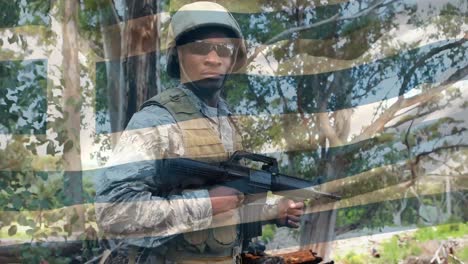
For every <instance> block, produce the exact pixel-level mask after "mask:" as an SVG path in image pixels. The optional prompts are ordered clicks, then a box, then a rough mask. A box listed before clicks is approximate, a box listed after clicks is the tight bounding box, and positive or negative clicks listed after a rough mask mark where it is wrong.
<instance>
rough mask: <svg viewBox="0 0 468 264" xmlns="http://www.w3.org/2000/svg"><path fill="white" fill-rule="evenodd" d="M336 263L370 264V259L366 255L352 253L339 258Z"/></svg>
mask: <svg viewBox="0 0 468 264" xmlns="http://www.w3.org/2000/svg"><path fill="white" fill-rule="evenodd" d="M336 261H337V263H342V264H366V263H370V258H369V256H367V255H366V254H357V253H355V252H354V251H350V252H348V253H347V254H346V255H344V256H338V257H337V258H336Z"/></svg>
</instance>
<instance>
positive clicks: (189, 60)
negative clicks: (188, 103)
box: [177, 31, 236, 93]
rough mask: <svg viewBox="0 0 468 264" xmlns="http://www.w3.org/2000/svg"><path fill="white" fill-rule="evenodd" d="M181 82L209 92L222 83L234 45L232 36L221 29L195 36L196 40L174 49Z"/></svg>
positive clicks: (229, 67) (229, 68)
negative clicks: (177, 59)
mask: <svg viewBox="0 0 468 264" xmlns="http://www.w3.org/2000/svg"><path fill="white" fill-rule="evenodd" d="M177 52H178V56H179V66H180V75H181V76H180V80H181V82H182V83H196V85H197V86H198V87H200V88H202V89H204V90H205V92H208V93H209V92H210V91H211V92H212V91H213V90H219V89H220V88H221V87H222V85H223V84H224V79H225V76H226V74H228V73H230V71H231V68H232V64H233V60H234V56H235V54H236V46H235V43H234V40H233V39H230V38H228V37H227V35H226V34H225V33H223V32H221V31H219V32H216V31H215V32H210V33H205V34H203V35H201V36H197V40H195V41H193V42H190V43H187V44H185V45H182V46H179V47H178V48H177Z"/></svg>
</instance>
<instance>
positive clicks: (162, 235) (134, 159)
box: [96, 2, 304, 263]
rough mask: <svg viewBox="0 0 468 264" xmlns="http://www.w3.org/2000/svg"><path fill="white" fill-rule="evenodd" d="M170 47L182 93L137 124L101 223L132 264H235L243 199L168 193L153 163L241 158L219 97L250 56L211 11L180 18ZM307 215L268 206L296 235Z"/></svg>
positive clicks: (106, 186)
mask: <svg viewBox="0 0 468 264" xmlns="http://www.w3.org/2000/svg"><path fill="white" fill-rule="evenodd" d="M168 40H169V42H168V45H167V47H168V54H167V55H168V64H167V71H168V74H169V76H171V77H173V78H177V79H179V80H180V85H178V86H177V87H174V88H171V89H167V90H165V91H164V92H162V93H161V94H159V95H157V96H155V97H153V98H151V99H150V100H148V101H147V102H145V103H144V104H143V106H142V109H141V111H139V112H137V113H136V114H135V115H134V116H133V117H132V119H131V120H130V122H129V124H128V127H127V128H126V130H125V131H124V132H123V134H122V136H121V138H120V140H119V143H118V145H117V146H116V147H115V149H114V153H113V156H112V158H111V160H110V161H109V166H108V168H107V169H105V171H104V173H103V175H102V177H101V178H100V179H99V180H100V182H99V184H98V186H97V197H96V200H97V205H96V212H97V216H98V222H99V224H100V225H101V227H102V228H103V230H104V231H105V232H106V233H107V234H109V236H113V237H114V238H123V239H124V240H123V242H121V243H118V245H119V246H118V248H119V251H126V253H125V254H126V255H128V256H129V257H128V258H129V261H132V262H141V263H165V262H169V263H232V262H233V260H235V259H236V257H237V256H238V254H239V253H240V251H241V249H240V246H241V242H242V241H241V240H242V237H241V236H240V233H239V226H238V225H237V224H238V223H239V222H240V221H241V220H240V210H239V208H240V207H242V206H243V204H245V203H246V202H244V195H243V194H242V193H240V192H239V191H238V190H236V189H233V188H229V187H224V186H206V188H200V189H196V190H164V189H162V188H161V186H160V184H159V182H160V181H159V180H158V177H160V175H158V173H157V168H156V167H157V163H156V162H154V161H155V160H159V159H162V158H177V157H187V158H191V159H197V160H203V161H206V162H219V161H225V160H226V159H228V157H229V155H230V154H231V153H233V152H234V151H236V150H240V149H242V142H241V137H240V135H239V131H238V130H237V129H236V125H235V124H234V122H233V120H232V118H231V112H230V110H229V109H228V107H227V105H226V102H225V101H224V100H223V99H222V98H221V97H220V92H221V90H222V88H223V86H224V84H225V82H226V78H228V75H229V74H230V73H232V72H233V71H236V70H238V69H240V68H241V67H242V66H243V65H244V64H245V61H246V46H245V43H244V40H243V36H242V33H241V30H240V28H239V25H238V24H237V22H236V20H235V19H234V18H233V16H232V15H231V14H230V13H229V12H228V11H227V10H226V9H225V8H224V7H222V6H220V5H219V4H216V3H212V2H195V3H192V4H188V5H185V6H183V7H182V8H180V9H179V10H178V11H177V12H176V13H175V14H174V16H173V17H172V20H171V23H170V28H169V37H168ZM263 196H265V195H263ZM264 198H265V197H264ZM303 206H304V204H303V203H302V202H297V203H296V202H294V201H292V200H288V199H280V200H278V201H276V202H275V203H270V204H265V205H264V206H262V208H261V219H265V220H266V219H276V222H277V223H278V224H279V225H286V226H289V227H298V226H299V222H300V216H301V215H302V214H303ZM214 226H217V227H214ZM210 227H214V228H210Z"/></svg>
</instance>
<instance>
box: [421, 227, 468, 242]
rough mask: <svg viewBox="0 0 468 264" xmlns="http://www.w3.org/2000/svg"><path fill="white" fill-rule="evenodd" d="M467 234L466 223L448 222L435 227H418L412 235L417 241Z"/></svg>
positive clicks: (443, 238)
mask: <svg viewBox="0 0 468 264" xmlns="http://www.w3.org/2000/svg"><path fill="white" fill-rule="evenodd" d="M466 234H468V223H450V224H444V225H439V226H435V227H425V228H420V229H418V230H417V231H416V233H415V235H414V237H415V239H416V240H417V241H420V242H423V241H428V240H445V239H448V238H456V237H463V236H465V235H466Z"/></svg>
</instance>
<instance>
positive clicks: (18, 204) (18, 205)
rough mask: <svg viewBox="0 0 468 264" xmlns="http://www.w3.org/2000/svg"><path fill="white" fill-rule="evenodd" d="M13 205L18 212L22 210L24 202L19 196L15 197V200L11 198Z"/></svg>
mask: <svg viewBox="0 0 468 264" xmlns="http://www.w3.org/2000/svg"><path fill="white" fill-rule="evenodd" d="M11 203H12V204H13V208H15V209H17V210H19V209H21V206H22V205H23V201H22V200H21V198H20V197H19V196H18V195H15V196H13V198H11Z"/></svg>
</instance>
